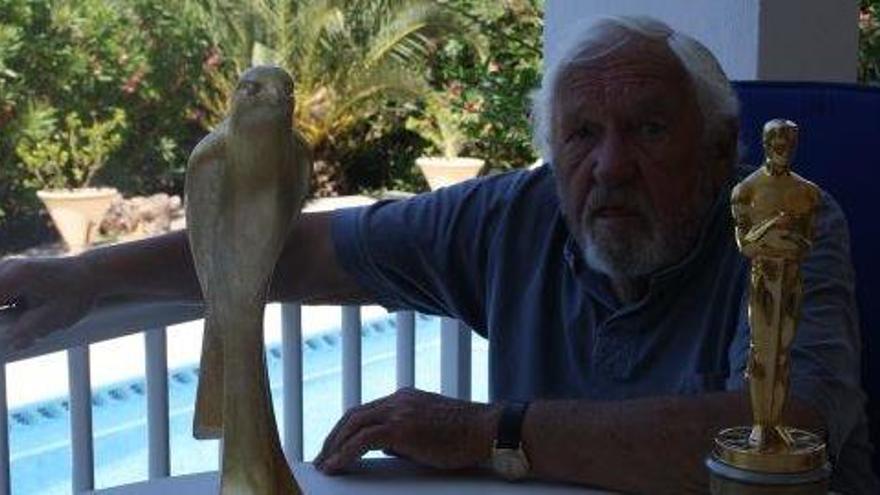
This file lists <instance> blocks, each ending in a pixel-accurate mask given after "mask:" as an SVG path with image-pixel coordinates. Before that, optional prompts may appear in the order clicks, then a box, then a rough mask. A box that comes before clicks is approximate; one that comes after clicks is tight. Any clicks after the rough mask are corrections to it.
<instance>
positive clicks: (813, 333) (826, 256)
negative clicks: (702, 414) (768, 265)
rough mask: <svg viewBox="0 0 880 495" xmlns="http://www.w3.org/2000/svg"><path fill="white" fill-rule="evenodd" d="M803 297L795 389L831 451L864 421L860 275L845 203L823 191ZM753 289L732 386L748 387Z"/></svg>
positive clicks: (734, 355)
mask: <svg viewBox="0 0 880 495" xmlns="http://www.w3.org/2000/svg"><path fill="white" fill-rule="evenodd" d="M801 276H802V280H803V288H804V293H803V300H802V302H801V316H800V321H799V323H798V328H797V332H796V335H795V339H794V342H793V343H792V347H791V375H790V378H791V389H790V390H791V394H792V395H793V396H794V397H797V398H799V399H801V400H803V401H805V402H806V403H807V404H810V405H811V406H812V407H813V408H814V409H815V410H816V411H817V412H818V413H819V414H821V416H822V417H823V419H824V420H825V423H826V427H827V434H828V448H829V451H828V452H829V455H830V456H831V458H832V459H836V458H837V456H838V455H839V453H840V450H841V447H842V446H843V444H844V443H845V442H846V441H847V439H848V438H849V436H850V435H851V434H852V433H853V431H854V430H855V429H856V428H857V427H858V426H859V423H860V421H861V420H862V415H863V408H864V394H863V392H862V390H861V386H860V367H859V358H860V352H861V351H860V349H861V344H860V342H861V340H860V338H859V321H858V311H857V309H856V300H855V280H854V279H855V276H854V273H853V267H852V261H851V259H850V246H849V230H848V228H847V225H846V218H845V217H844V214H843V211H842V210H841V209H840V206H838V204H837V203H836V202H835V201H834V200H833V199H832V198H831V197H830V196H829V195H827V194H823V197H822V202H821V205H820V209H819V214H818V216H817V219H816V236H815V240H814V243H813V248H812V250H811V251H810V254H808V255H807V258H806V259H805V260H804V263H803V265H802V271H801ZM747 300H748V299H747V294H746V297H744V298H743V302H742V310H741V313H740V319H739V327H738V329H737V335H736V337H735V340H734V344H733V345H732V346H731V348H730V354H729V358H730V363H731V377H730V379H729V380H728V388H730V389H737V388H743V387H745V381H744V379H743V373H744V371H745V366H746V359H747V355H748V345H749V336H748V334H749V326H748V316H747V307H748V304H747Z"/></svg>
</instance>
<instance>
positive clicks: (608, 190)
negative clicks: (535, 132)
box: [553, 42, 713, 277]
mask: <svg viewBox="0 0 880 495" xmlns="http://www.w3.org/2000/svg"><path fill="white" fill-rule="evenodd" d="M555 105H556V106H555V108H554V112H553V114H554V122H553V125H554V126H555V130H556V133H555V138H554V143H553V147H554V161H555V171H556V178H557V188H558V190H559V195H560V198H561V201H562V208H563V212H564V214H565V216H566V221H567V222H568V225H569V228H570V229H571V231H572V233H573V234H574V236H575V238H576V239H577V241H578V243H579V245H580V247H581V250H582V251H583V253H584V255H585V257H586V260H587V262H588V263H589V264H590V266H591V267H592V268H593V269H596V270H598V271H600V272H603V273H606V274H608V275H609V276H612V277H634V276H643V275H647V274H649V273H651V272H653V271H656V270H657V269H659V268H661V267H663V266H667V265H669V264H672V263H674V262H676V261H678V260H679V259H681V258H682V257H683V256H684V255H685V254H686V253H687V251H688V250H689V249H690V248H691V246H692V245H693V243H694V241H695V240H696V238H697V236H698V234H699V227H700V223H701V220H702V218H703V216H704V213H705V211H706V210H707V209H708V206H709V204H710V203H711V199H712V195H713V194H712V193H713V191H712V189H713V186H712V184H711V180H710V174H709V170H708V167H709V164H708V163H706V162H705V161H704V160H703V158H704V155H705V147H704V146H703V145H702V143H703V133H702V129H703V122H702V116H701V114H700V111H699V108H698V107H697V102H696V99H695V96H694V94H693V90H692V85H691V83H690V80H689V79H688V77H687V75H686V73H685V72H684V69H683V68H682V67H681V65H680V63H679V62H678V61H677V60H676V59H675V58H674V56H673V55H672V54H671V53H670V52H669V50H668V48H666V47H665V46H657V45H656V44H649V43H643V42H630V43H628V44H627V45H625V46H624V47H622V48H620V49H618V50H616V51H614V52H613V53H611V54H608V55H604V56H602V57H600V58H597V59H596V60H594V61H592V62H591V63H590V64H589V66H588V67H586V68H581V69H575V70H574V71H573V72H572V71H570V72H569V73H567V74H563V75H562V77H561V78H560V82H559V84H558V92H557V100H556V103H555Z"/></svg>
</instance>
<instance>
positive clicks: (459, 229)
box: [332, 172, 519, 332]
mask: <svg viewBox="0 0 880 495" xmlns="http://www.w3.org/2000/svg"><path fill="white" fill-rule="evenodd" d="M518 175H519V173H516V172H514V173H509V174H500V175H498V176H494V177H491V178H486V179H475V180H471V181H467V182H464V183H461V184H458V185H455V186H452V187H447V188H442V189H439V190H437V191H434V192H430V193H426V194H420V195H418V196H415V197H413V198H409V199H406V200H396V201H380V202H378V203H376V204H374V205H371V206H368V207H362V208H351V209H343V210H338V211H337V212H336V214H335V215H334V218H333V224H332V235H333V242H334V246H335V248H336V253H337V256H338V259H339V261H340V263H341V265H342V266H343V268H344V269H345V270H346V271H347V272H348V273H349V274H351V275H352V276H353V277H354V278H355V280H356V281H357V283H358V284H359V285H360V286H361V287H362V288H364V289H365V290H367V291H368V292H369V293H371V294H372V295H373V297H374V298H375V299H376V301H377V302H378V303H379V304H381V305H383V306H385V307H386V308H388V309H390V310H399V309H414V310H417V311H420V312H423V313H429V314H436V315H443V316H450V317H453V318H457V319H460V320H462V321H464V322H465V323H467V324H468V325H469V326H471V327H472V328H474V329H475V330H477V331H479V332H481V331H483V330H482V329H484V328H485V314H486V311H485V300H486V295H485V292H486V283H487V281H486V276H487V275H486V274H487V265H488V264H489V263H490V259H489V254H488V253H489V250H490V244H491V243H492V242H493V239H494V237H495V232H496V230H497V228H498V224H499V218H500V216H501V212H502V210H503V209H504V206H505V204H506V203H507V195H508V192H509V190H511V188H512V187H513V185H514V184H515V182H516V180H517V177H518Z"/></svg>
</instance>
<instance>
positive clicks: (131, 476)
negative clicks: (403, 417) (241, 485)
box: [9, 315, 488, 495]
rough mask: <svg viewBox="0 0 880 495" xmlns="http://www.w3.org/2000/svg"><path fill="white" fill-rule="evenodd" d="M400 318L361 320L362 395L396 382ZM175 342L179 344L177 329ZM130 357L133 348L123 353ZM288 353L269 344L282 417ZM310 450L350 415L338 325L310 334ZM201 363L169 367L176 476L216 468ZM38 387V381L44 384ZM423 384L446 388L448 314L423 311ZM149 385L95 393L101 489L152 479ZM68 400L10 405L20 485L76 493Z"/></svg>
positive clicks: (306, 442) (476, 367) (480, 391)
mask: <svg viewBox="0 0 880 495" xmlns="http://www.w3.org/2000/svg"><path fill="white" fill-rule="evenodd" d="M395 326H396V323H395V319H394V316H393V315H382V316H379V317H374V318H369V319H364V321H363V324H362V332H361V333H362V336H363V340H362V390H363V392H362V397H363V400H364V402H367V401H370V400H373V399H375V398H378V397H381V396H383V395H387V394H389V393H391V392H393V391H394V390H395V388H396V376H395V366H396V364H395V363H396V362H395V348H396V347H395V346H396V329H395ZM168 342H169V349H172V348H173V346H175V345H176V344H175V341H174V338H173V336H172V335H171V334H169V341H168ZM486 350H487V345H486V342H485V340H483V339H481V338H479V337H475V338H474V341H473V356H472V366H473V368H472V370H473V373H472V375H473V384H472V395H473V399H474V400H480V401H485V400H487V399H486V398H487V390H488V388H487V369H488V368H487V353H486ZM123 358H124V356H123ZM280 358H281V351H280V346H279V344H278V343H274V344H273V343H269V344H268V345H267V365H268V369H269V380H270V383H271V386H272V392H273V402H274V407H275V417H276V419H277V420H278V422H279V428H280V429H282V431H283V428H284V425H283V424H282V414H281V394H280V392H281V364H282V363H281V359H280ZM303 377H304V379H303V381H304V383H303V402H304V410H303V418H304V428H303V436H304V438H303V450H304V455H305V458H306V459H307V460H308V459H311V458H313V457H314V456H315V455H316V454H317V452H318V450H319V449H320V446H321V443H322V442H323V440H324V437H325V436H326V434H327V433H328V432H329V431H330V429H331V428H332V426H333V424H334V423H335V422H336V420H337V419H338V418H339V417H340V415H341V413H342V392H341V387H342V385H341V349H340V337H339V330H338V329H331V330H329V331H325V332H322V333H318V334H315V335H311V336H309V337H308V338H306V339H305V340H304V343H303ZM197 382H198V369H197V363H195V362H193V363H189V364H187V365H180V366H176V367H174V368H173V369H170V370H169V383H168V394H169V397H168V402H169V410H170V414H169V435H170V448H171V459H170V461H171V474H172V475H175V476H176V475H181V474H188V473H194V472H201V471H208V470H214V469H217V465H218V452H217V443H218V442H216V441H197V440H194V439H193V438H192V417H193V405H194V398H195V391H196V384H197ZM35 386H38V384H35ZM416 386H417V387H419V388H421V389H424V390H430V391H439V389H440V319H439V318H436V317H430V316H424V315H418V316H417V319H416ZM145 391H146V386H145V383H144V379H143V377H136V378H132V379H129V380H125V381H122V382H117V383H112V384H108V385H104V386H101V387H97V388H95V389H94V390H93V394H92V405H93V407H92V415H93V419H92V421H93V423H92V424H93V433H94V449H95V487H96V488H105V487H108V486H115V485H121V484H126V483H133V482H136V481H141V480H145V479H146V478H147V426H146V417H145V415H146V393H145ZM68 424H69V413H68V410H67V400H66V398H64V397H59V398H56V399H53V400H45V401H41V402H36V403H32V404H28V405H26V406H23V407H18V408H12V409H10V418H9V425H10V432H9V433H10V451H11V469H12V473H11V474H12V493H13V494H15V495H30V494H40V495H44V494H45V495H52V494H67V493H70V435H69V431H68Z"/></svg>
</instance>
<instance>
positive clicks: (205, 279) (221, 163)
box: [184, 122, 228, 438]
mask: <svg viewBox="0 0 880 495" xmlns="http://www.w3.org/2000/svg"><path fill="white" fill-rule="evenodd" d="M226 133H227V126H226V123H225V122H224V123H222V124H221V125H220V126H219V127H218V128H217V129H215V130H214V132H212V133H211V134H209V135H207V136H206V137H205V138H204V139H202V140H201V141H200V142H199V144H198V145H196V147H195V149H194V150H193V152H192V154H190V158H189V163H188V165H187V170H186V184H185V186H184V193H185V198H186V218H187V233H188V235H189V241H190V248H191V251H192V255H193V260H194V261H195V267H196V273H197V274H198V278H199V284H200V285H201V287H202V294H203V295H204V297H205V301H206V302H207V305H206V307H207V314H206V315H205V332H204V337H203V340H202V358H201V364H200V367H199V387H198V390H197V392H196V411H195V417H194V418H193V434H194V436H195V437H196V438H218V437H219V436H220V435H221V434H222V433H221V432H222V428H223V426H222V425H223V409H222V404H223V395H222V394H223V361H222V353H223V342H222V340H221V332H220V331H219V329H218V328H217V327H218V322H217V319H216V318H217V315H215V314H213V311H212V308H213V307H214V304H212V301H213V300H214V299H215V298H216V295H215V294H214V293H213V289H214V288H215V287H216V284H217V282H218V280H217V279H218V277H222V273H221V272H222V268H221V267H219V266H217V265H216V263H217V261H218V260H217V253H216V250H217V249H221V248H222V246H223V244H222V239H221V236H222V233H223V229H221V228H220V225H221V223H222V217H221V211H220V207H221V197H220V196H221V188H222V183H223V177H224V173H226V172H227V170H226V167H227V166H228V164H227V161H226V153H225V140H226Z"/></svg>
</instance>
